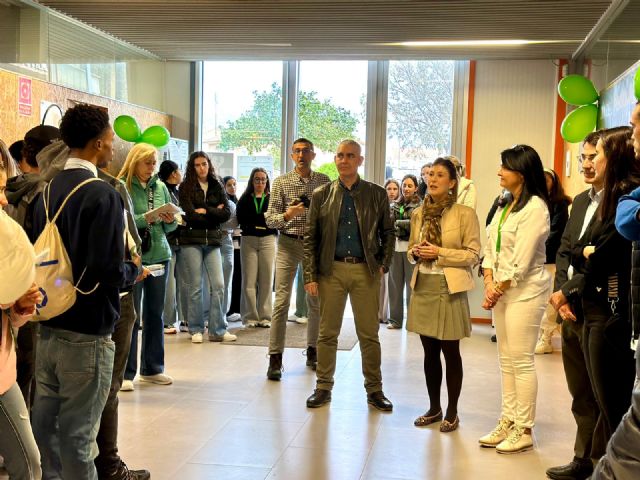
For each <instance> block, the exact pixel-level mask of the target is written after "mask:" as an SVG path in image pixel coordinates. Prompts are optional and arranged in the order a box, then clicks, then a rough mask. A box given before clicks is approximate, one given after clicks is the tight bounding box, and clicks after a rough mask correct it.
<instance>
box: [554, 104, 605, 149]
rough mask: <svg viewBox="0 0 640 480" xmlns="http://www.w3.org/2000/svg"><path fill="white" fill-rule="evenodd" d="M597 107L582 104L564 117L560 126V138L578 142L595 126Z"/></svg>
mask: <svg viewBox="0 0 640 480" xmlns="http://www.w3.org/2000/svg"><path fill="white" fill-rule="evenodd" d="M597 119H598V107H597V106H596V105H584V106H582V107H580V108H577V109H575V110H574V111H573V112H571V113H570V114H569V115H567V116H566V117H565V119H564V120H563V122H562V125H561V126H560V133H561V134H562V138H564V139H565V140H566V141H567V142H570V143H579V142H581V141H582V140H584V137H586V136H587V135H588V134H589V133H591V132H593V130H595V128H596V121H597Z"/></svg>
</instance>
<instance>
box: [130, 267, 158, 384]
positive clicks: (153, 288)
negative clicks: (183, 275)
mask: <svg viewBox="0 0 640 480" xmlns="http://www.w3.org/2000/svg"><path fill="white" fill-rule="evenodd" d="M160 264H161V265H164V269H165V271H164V275H162V276H161V277H153V276H151V275H149V276H148V277H147V278H145V279H144V280H143V281H142V282H140V283H136V284H135V286H134V287H133V292H132V293H133V306H134V308H135V310H136V323H135V325H134V326H133V331H132V332H131V348H130V349H129V359H128V360H127V368H126V370H125V372H124V378H125V379H126V380H133V379H134V377H135V376H136V372H137V371H138V330H140V319H141V318H142V346H141V347H140V375H157V374H158V373H163V372H164V321H163V320H162V315H163V312H164V294H165V290H166V287H167V269H168V267H169V262H160ZM140 310H142V316H141V315H140Z"/></svg>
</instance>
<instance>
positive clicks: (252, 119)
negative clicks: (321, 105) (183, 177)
mask: <svg viewBox="0 0 640 480" xmlns="http://www.w3.org/2000/svg"><path fill="white" fill-rule="evenodd" d="M281 124H282V62H205V63H204V74H203V88H202V149H203V150H204V151H206V152H210V153H211V154H212V160H213V161H214V163H216V164H217V168H218V174H219V175H220V176H225V175H233V176H235V177H236V179H237V181H238V195H240V194H241V193H242V191H243V190H244V188H245V187H246V184H247V180H248V179H249V174H250V173H251V170H252V169H253V168H254V167H257V166H261V167H264V168H266V169H267V171H268V172H269V178H271V179H273V178H274V176H278V175H280V152H281V148H282V147H281Z"/></svg>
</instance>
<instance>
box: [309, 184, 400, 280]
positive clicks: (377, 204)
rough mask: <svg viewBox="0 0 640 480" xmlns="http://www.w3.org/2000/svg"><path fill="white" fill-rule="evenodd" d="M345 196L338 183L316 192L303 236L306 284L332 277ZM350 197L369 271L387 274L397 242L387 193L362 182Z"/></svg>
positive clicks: (324, 186)
mask: <svg viewBox="0 0 640 480" xmlns="http://www.w3.org/2000/svg"><path fill="white" fill-rule="evenodd" d="M342 196H343V188H342V187H341V186H340V181H339V180H334V181H333V182H331V183H327V184H325V185H323V186H321V187H318V188H316V189H315V190H314V192H313V196H312V197H311V206H310V207H309V214H308V218H307V227H306V230H305V235H304V280H305V283H310V282H317V281H318V275H331V272H332V270H333V261H334V256H335V251H336V235H337V231H338V220H339V218H340V208H341V206H342ZM351 196H352V197H353V201H354V204H355V207H356V215H357V217H358V228H359V230H360V237H361V239H362V243H363V245H362V247H363V250H364V255H365V259H366V262H367V266H368V267H369V271H370V272H371V274H372V275H373V274H375V272H376V271H378V270H379V268H380V267H383V268H384V270H385V271H387V270H388V269H389V264H390V263H391V256H392V255H393V248H394V243H395V236H394V234H393V222H392V220H391V214H390V212H389V199H388V197H387V193H386V192H385V190H384V189H383V188H382V187H380V186H379V185H376V184H374V183H371V182H367V181H365V180H362V179H360V180H359V185H358V187H357V188H356V189H354V190H353V191H352V193H351Z"/></svg>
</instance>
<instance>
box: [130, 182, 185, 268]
mask: <svg viewBox="0 0 640 480" xmlns="http://www.w3.org/2000/svg"><path fill="white" fill-rule="evenodd" d="M149 188H151V189H152V190H153V208H158V207H161V206H162V205H164V204H165V203H171V195H169V190H168V189H167V186H166V185H165V184H164V183H162V181H161V180H160V179H159V178H158V176H157V175H154V176H153V177H151V179H150V180H149V182H148V183H147V188H142V185H141V184H140V181H139V180H138V177H133V179H132V180H131V191H130V192H129V193H130V194H131V200H132V202H133V214H134V215H133V217H134V219H135V221H136V226H137V227H138V231H140V232H142V231H143V230H144V229H145V228H147V221H146V220H145V218H144V214H145V213H146V212H147V211H148V210H149V200H148V189H149ZM150 226H151V248H150V249H149V251H148V252H147V253H144V254H143V255H142V263H143V264H144V265H152V264H154V263H160V262H166V261H168V260H170V259H171V248H170V247H169V242H168V241H167V237H166V234H167V233H169V232H173V231H174V230H175V229H176V228H178V224H177V222H176V221H175V220H174V221H173V222H172V223H165V222H163V221H162V220H158V221H157V222H155V223H153V224H152V225H150Z"/></svg>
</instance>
